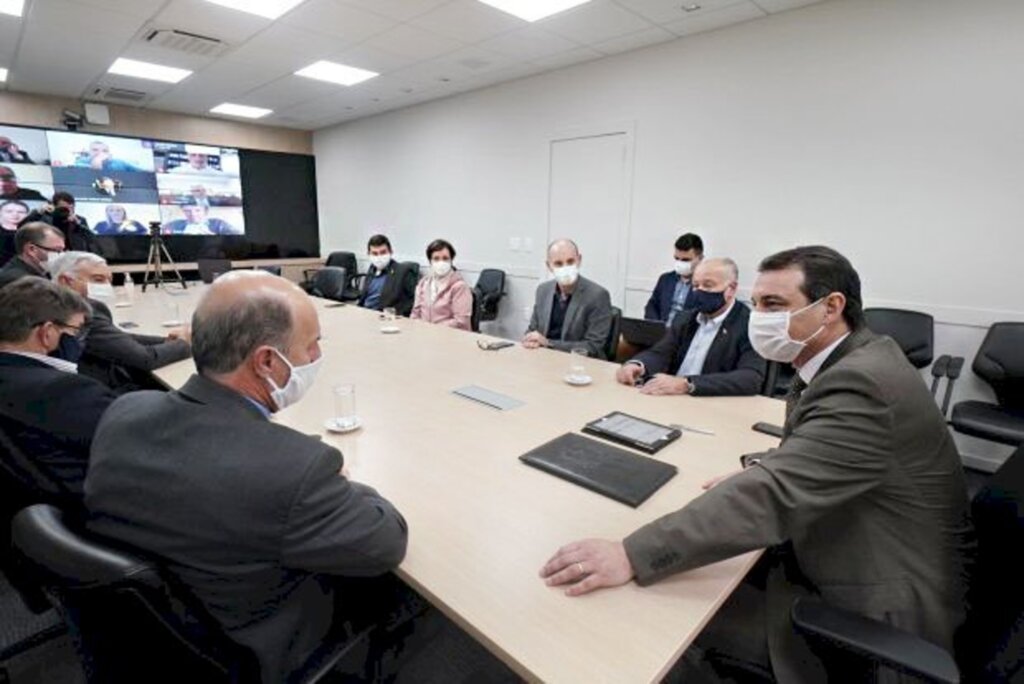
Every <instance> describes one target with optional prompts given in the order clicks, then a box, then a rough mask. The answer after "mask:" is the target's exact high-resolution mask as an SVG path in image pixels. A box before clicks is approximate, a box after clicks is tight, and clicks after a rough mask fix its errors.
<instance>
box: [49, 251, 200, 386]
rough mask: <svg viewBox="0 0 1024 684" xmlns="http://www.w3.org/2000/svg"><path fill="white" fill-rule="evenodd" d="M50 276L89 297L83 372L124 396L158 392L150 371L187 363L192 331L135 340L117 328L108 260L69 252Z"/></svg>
mask: <svg viewBox="0 0 1024 684" xmlns="http://www.w3.org/2000/svg"><path fill="white" fill-rule="evenodd" d="M50 276H51V277H52V278H53V280H54V281H55V282H56V283H57V284H58V285H62V286H63V287H67V288H69V289H71V290H74V291H75V292H77V293H78V294H79V295H81V296H83V297H86V298H87V299H88V300H89V304H90V305H92V316H91V317H90V318H89V321H88V323H87V324H86V332H87V333H88V334H87V337H86V339H85V350H84V353H83V355H82V361H81V363H79V370H80V371H81V372H82V373H84V374H86V375H89V376H91V377H94V378H96V379H97V380H99V381H100V382H102V383H104V384H105V385H107V386H108V387H110V388H111V389H114V390H117V391H119V392H125V391H130V390H134V389H140V388H153V389H156V388H158V387H159V385H158V384H157V382H156V380H155V379H153V377H152V376H151V375H150V373H151V371H154V370H156V369H157V368H162V367H163V366H166V365H167V364H169V363H174V362H175V361H181V360H182V359H187V358H188V357H189V355H190V354H191V351H192V348H191V346H190V345H189V335H188V329H187V328H185V327H182V328H176V329H173V330H171V331H169V332H168V334H167V337H159V336H157V335H136V334H133V333H129V332H126V331H124V330H122V329H121V328H119V327H117V326H116V325H114V317H113V315H112V314H111V313H110V308H109V307H108V306H107V305H106V304H105V303H104V300H106V301H110V300H111V299H113V297H114V287H113V285H112V284H111V281H112V278H113V274H112V273H111V271H110V267H109V266H108V265H107V262H106V260H105V259H104V258H103V257H101V256H98V255H96V254H91V253H89V252H64V253H63V254H59V255H57V256H56V257H54V259H53V263H52V265H51V266H50Z"/></svg>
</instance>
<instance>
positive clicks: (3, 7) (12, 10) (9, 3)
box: [0, 0, 25, 17]
mask: <svg viewBox="0 0 1024 684" xmlns="http://www.w3.org/2000/svg"><path fill="white" fill-rule="evenodd" d="M23 9H25V0H0V14H10V15H11V16H12V17H20V16H21V12H22V10H23Z"/></svg>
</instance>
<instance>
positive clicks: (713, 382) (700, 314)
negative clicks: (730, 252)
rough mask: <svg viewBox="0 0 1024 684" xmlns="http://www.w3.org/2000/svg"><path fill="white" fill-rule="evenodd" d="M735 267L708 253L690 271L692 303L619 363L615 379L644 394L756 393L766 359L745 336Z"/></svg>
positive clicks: (744, 311)
mask: <svg viewBox="0 0 1024 684" xmlns="http://www.w3.org/2000/svg"><path fill="white" fill-rule="evenodd" d="M738 286H739V270H738V269H737V268H736V262H734V261H733V260H732V259H707V260H705V261H702V262H700V264H699V265H698V266H697V270H696V271H694V274H693V291H692V292H691V293H690V302H691V304H690V306H691V307H693V308H691V309H687V310H686V311H682V312H681V313H680V314H679V315H678V316H676V318H675V320H674V321H673V322H672V325H670V326H669V327H668V329H667V330H666V331H665V335H664V336H663V337H662V338H661V340H659V341H658V343H657V344H655V345H654V346H653V347H651V348H650V349H648V350H647V351H644V352H641V353H640V354H637V355H636V356H635V357H633V358H632V359H630V360H629V361H627V362H626V363H625V364H623V365H622V367H621V368H619V370H618V372H617V373H616V375H615V377H616V379H617V380H618V381H619V382H621V383H622V384H624V385H635V384H637V383H638V382H640V381H641V380H642V379H644V378H646V379H647V382H645V383H644V384H643V386H642V387H641V388H640V392H642V393H643V394H692V395H694V396H701V397H722V396H738V395H750V394H757V393H758V392H760V391H761V384H762V382H764V371H765V362H764V359H762V358H761V357H760V356H758V354H757V352H755V351H754V348H753V347H752V346H750V339H749V338H748V337H747V321H748V320H749V319H750V311H749V310H748V309H747V307H745V306H744V305H743V304H742V303H740V302H737V301H736V288H737V287H738Z"/></svg>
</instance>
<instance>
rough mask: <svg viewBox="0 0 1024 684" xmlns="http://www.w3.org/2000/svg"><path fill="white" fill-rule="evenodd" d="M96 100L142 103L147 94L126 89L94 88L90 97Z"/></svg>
mask: <svg viewBox="0 0 1024 684" xmlns="http://www.w3.org/2000/svg"><path fill="white" fill-rule="evenodd" d="M90 97H91V98H93V99H98V100H112V101H114V102H142V101H143V100H145V99H146V98H147V97H149V93H144V92H142V91H141V90H129V89H128V88H95V89H94V90H93V91H92V95H91V96H90Z"/></svg>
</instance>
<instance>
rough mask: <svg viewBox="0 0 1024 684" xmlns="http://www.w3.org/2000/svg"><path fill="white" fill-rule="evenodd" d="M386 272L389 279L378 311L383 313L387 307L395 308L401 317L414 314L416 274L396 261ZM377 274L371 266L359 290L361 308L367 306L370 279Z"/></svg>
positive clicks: (379, 302)
mask: <svg viewBox="0 0 1024 684" xmlns="http://www.w3.org/2000/svg"><path fill="white" fill-rule="evenodd" d="M385 270H386V272H387V278H386V279H385V280H384V289H383V290H381V293H380V299H378V300H377V307H376V309H377V311H382V310H383V309H386V308H387V307H394V309H395V311H396V312H397V313H398V315H399V316H408V315H409V314H410V313H412V305H413V302H414V301H415V299H416V281H417V278H416V272H415V271H413V270H412V269H411V268H409V267H408V266H406V265H405V264H400V263H397V262H396V261H395V260H394V259H392V260H391V262H390V263H389V264H388V267H387V269H385ZM376 274H377V268H376V267H374V266H370V270H369V271H368V272H367V273H366V276H365V277H364V278H363V285H362V287H361V288H360V290H359V306H364V305H365V304H364V303H365V302H366V295H367V294H368V293H369V290H370V279H371V278H373V276H374V275H376Z"/></svg>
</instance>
